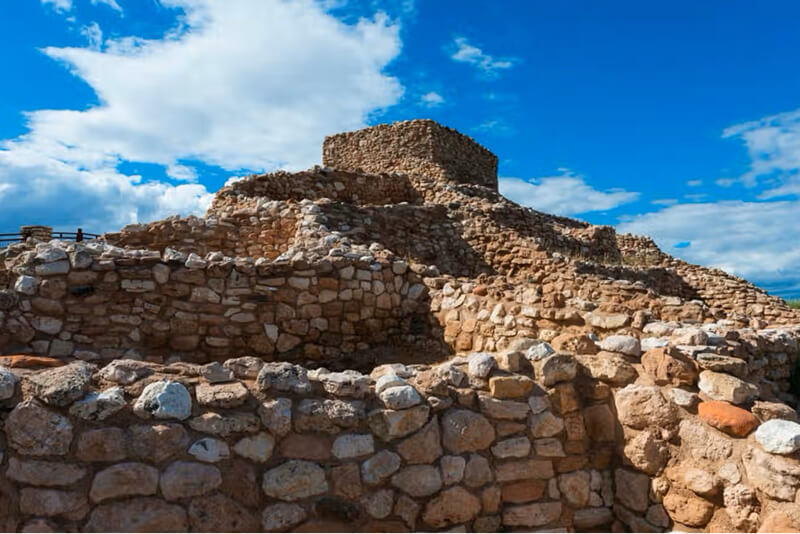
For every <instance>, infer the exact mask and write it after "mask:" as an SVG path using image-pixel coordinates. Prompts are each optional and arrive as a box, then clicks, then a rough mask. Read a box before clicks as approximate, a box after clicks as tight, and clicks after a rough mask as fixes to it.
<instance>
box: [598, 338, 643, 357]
mask: <svg viewBox="0 0 800 534" xmlns="http://www.w3.org/2000/svg"><path fill="white" fill-rule="evenodd" d="M599 345H600V348H601V349H603V350H606V351H608V352H618V353H621V354H625V355H627V356H640V355H641V354H642V345H641V343H640V342H639V340H638V339H637V338H635V337H633V336H608V337H607V338H605V339H603V340H601V341H600V343H599Z"/></svg>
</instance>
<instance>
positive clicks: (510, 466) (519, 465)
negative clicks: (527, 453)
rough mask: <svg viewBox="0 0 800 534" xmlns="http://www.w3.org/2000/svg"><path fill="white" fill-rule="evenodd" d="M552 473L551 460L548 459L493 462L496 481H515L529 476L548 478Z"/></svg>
mask: <svg viewBox="0 0 800 534" xmlns="http://www.w3.org/2000/svg"><path fill="white" fill-rule="evenodd" d="M553 474H554V473H553V462H551V461H550V460H516V461H513V462H505V463H502V464H499V465H498V464H495V473H494V476H495V479H497V481H498V482H515V481H517V480H527V479H531V478H535V479H539V480H548V479H550V478H552V477H553Z"/></svg>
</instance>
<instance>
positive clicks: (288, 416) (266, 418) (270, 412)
mask: <svg viewBox="0 0 800 534" xmlns="http://www.w3.org/2000/svg"><path fill="white" fill-rule="evenodd" d="M258 416H259V417H260V418H261V422H262V423H263V424H264V426H265V427H266V428H267V430H269V431H270V433H271V434H273V435H275V436H284V435H286V434H287V433H288V432H289V431H290V430H291V429H292V401H291V399H287V398H277V399H271V400H267V401H264V402H263V403H262V404H261V406H259V408H258Z"/></svg>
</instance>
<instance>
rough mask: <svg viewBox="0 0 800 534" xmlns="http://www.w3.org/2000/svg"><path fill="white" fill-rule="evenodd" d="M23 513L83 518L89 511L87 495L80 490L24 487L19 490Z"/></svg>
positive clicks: (20, 505) (21, 511)
mask: <svg viewBox="0 0 800 534" xmlns="http://www.w3.org/2000/svg"><path fill="white" fill-rule="evenodd" d="M19 511H20V513H22V514H27V515H37V516H40V517H41V516H45V517H54V516H63V517H66V518H67V519H83V518H84V517H85V516H86V514H87V512H88V511H89V503H88V502H87V500H86V495H85V494H84V493H83V492H80V491H67V490H56V489H39V488H22V489H21V490H20V492H19Z"/></svg>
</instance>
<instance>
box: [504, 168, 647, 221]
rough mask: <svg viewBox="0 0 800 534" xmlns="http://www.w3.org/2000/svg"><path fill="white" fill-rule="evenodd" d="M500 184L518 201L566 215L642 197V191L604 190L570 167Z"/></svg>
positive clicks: (609, 207) (542, 209)
mask: <svg viewBox="0 0 800 534" xmlns="http://www.w3.org/2000/svg"><path fill="white" fill-rule="evenodd" d="M499 187H500V193H501V194H502V195H504V196H506V197H508V198H510V199H511V200H513V201H514V202H516V203H518V204H521V205H523V206H529V207H531V208H534V209H537V210H539V211H544V212H547V213H555V214H558V215H565V216H570V215H578V214H580V213H588V212H592V211H605V210H610V209H612V208H616V207H617V206H620V205H622V204H626V203H628V202H633V201H634V200H636V199H637V198H638V197H639V193H636V192H631V191H624V190H621V189H611V190H608V191H600V190H598V189H595V188H594V187H592V186H591V185H589V184H587V183H586V181H585V179H584V177H583V176H581V175H579V174H575V173H573V172H570V171H568V170H562V174H561V175H557V176H547V177H544V178H534V179H530V180H523V179H522V178H500V180H499Z"/></svg>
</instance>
